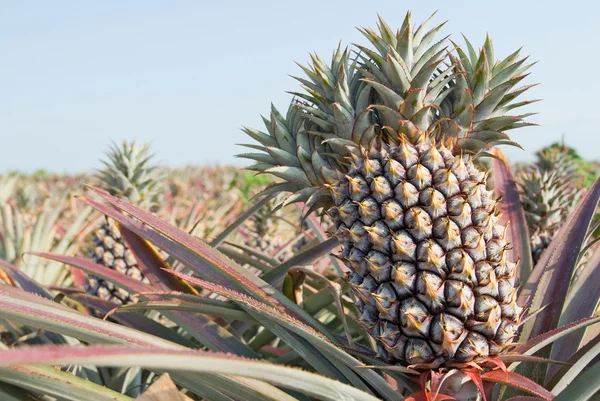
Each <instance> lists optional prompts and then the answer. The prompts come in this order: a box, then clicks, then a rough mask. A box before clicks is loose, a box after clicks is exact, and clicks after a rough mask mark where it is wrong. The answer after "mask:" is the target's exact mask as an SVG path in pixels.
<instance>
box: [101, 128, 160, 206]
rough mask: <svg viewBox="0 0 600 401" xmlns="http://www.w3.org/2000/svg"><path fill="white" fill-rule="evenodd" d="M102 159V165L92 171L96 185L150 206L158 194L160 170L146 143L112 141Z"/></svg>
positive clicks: (141, 204) (135, 202)
mask: <svg viewBox="0 0 600 401" xmlns="http://www.w3.org/2000/svg"><path fill="white" fill-rule="evenodd" d="M106 157H107V160H103V161H102V164H104V168H103V169H102V170H100V171H98V173H97V174H96V178H97V179H98V181H99V182H100V186H101V187H102V188H103V189H105V190H106V191H108V192H109V193H110V194H111V195H115V196H118V197H120V198H125V199H127V200H128V201H129V202H132V203H134V204H137V205H138V206H141V207H147V208H150V207H152V206H154V205H155V204H156V203H157V199H158V197H159V195H160V186H159V183H160V179H161V172H160V170H159V169H158V166H157V165H155V164H153V160H152V158H153V155H152V154H150V145H149V144H140V143H138V142H137V141H135V140H134V141H131V142H127V141H123V142H122V143H121V145H120V146H118V145H117V144H115V143H113V144H112V145H111V146H110V148H109V150H108V151H107V152H106Z"/></svg>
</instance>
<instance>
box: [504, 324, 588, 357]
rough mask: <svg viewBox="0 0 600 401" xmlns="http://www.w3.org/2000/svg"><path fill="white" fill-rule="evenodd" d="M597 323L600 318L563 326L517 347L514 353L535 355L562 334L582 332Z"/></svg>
mask: <svg viewBox="0 0 600 401" xmlns="http://www.w3.org/2000/svg"><path fill="white" fill-rule="evenodd" d="M596 323H600V316H596V317H588V318H585V319H581V320H579V321H577V322H573V323H571V324H567V325H564V326H561V327H559V328H557V329H554V330H550V331H548V332H546V333H544V334H541V335H539V336H537V337H534V338H532V339H530V340H529V341H527V342H526V343H525V344H520V345H517V346H516V347H515V348H514V350H513V352H514V353H516V354H524V353H527V354H533V353H535V352H537V351H538V350H540V349H542V348H544V347H545V346H546V345H548V344H551V343H552V342H553V341H556V338H559V337H560V334H563V333H564V335H567V334H568V333H569V332H572V331H575V330H582V329H583V328H585V327H587V326H589V325H591V324H596Z"/></svg>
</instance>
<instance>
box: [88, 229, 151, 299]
mask: <svg viewBox="0 0 600 401" xmlns="http://www.w3.org/2000/svg"><path fill="white" fill-rule="evenodd" d="M92 238H93V242H94V249H93V251H92V252H91V255H90V257H91V258H92V259H93V260H94V262H96V263H98V264H100V265H102V266H105V267H108V268H110V269H113V270H116V271H118V272H119V273H123V274H126V275H128V276H129V277H131V278H133V279H136V280H140V281H142V282H144V283H148V279H147V278H146V277H144V274H143V273H142V271H141V270H140V268H139V266H138V265H137V261H136V260H135V257H134V256H133V254H132V252H131V250H130V249H129V247H128V246H127V243H125V241H124V240H123V238H122V237H121V233H120V232H119V229H118V227H117V225H116V224H115V223H114V221H113V220H112V219H108V218H107V220H106V221H105V222H104V223H102V225H101V226H100V227H98V228H97V229H96V230H95V231H94V232H93V234H92ZM85 290H86V293H87V294H88V295H94V296H97V297H99V298H101V299H103V300H105V301H111V302H114V303H116V304H119V305H126V304H129V303H132V302H133V299H132V298H131V296H130V295H129V293H128V292H127V291H125V290H123V289H122V288H118V287H115V286H114V285H113V284H112V283H110V282H108V281H106V280H104V279H102V278H100V277H96V276H88V278H87V281H86V288H85Z"/></svg>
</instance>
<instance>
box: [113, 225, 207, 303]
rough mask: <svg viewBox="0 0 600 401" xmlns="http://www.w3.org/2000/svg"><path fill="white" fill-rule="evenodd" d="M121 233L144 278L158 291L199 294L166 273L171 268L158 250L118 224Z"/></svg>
mask: <svg viewBox="0 0 600 401" xmlns="http://www.w3.org/2000/svg"><path fill="white" fill-rule="evenodd" d="M117 225H118V227H119V232H120V233H121V235H122V236H123V238H124V239H125V241H126V242H127V245H129V249H131V252H132V253H133V255H134V256H135V260H136V261H137V263H138V266H139V267H140V270H141V271H142V273H144V276H146V278H147V279H148V281H150V283H151V284H152V285H153V286H154V287H156V288H157V289H160V290H163V291H180V292H184V293H190V294H196V295H197V294H198V292H197V291H196V290H194V289H193V288H192V287H191V286H190V285H188V284H187V283H186V282H184V281H182V280H180V279H178V278H177V277H174V276H173V275H172V274H168V273H166V272H165V271H164V270H163V269H170V268H171V267H170V266H169V265H168V264H167V262H166V261H165V260H163V258H162V257H161V256H160V254H159V253H158V252H157V251H156V249H155V248H154V247H153V246H152V245H150V244H149V243H148V242H147V241H146V240H145V239H143V238H141V237H140V236H139V235H137V234H135V233H134V232H132V231H130V230H129V229H127V228H126V227H123V226H122V225H120V224H118V223H117Z"/></svg>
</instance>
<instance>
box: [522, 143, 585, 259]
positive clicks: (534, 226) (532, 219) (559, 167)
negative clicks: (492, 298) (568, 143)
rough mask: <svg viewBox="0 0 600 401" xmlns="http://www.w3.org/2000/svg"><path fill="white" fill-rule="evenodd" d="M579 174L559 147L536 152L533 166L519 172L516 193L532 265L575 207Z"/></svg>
mask: <svg viewBox="0 0 600 401" xmlns="http://www.w3.org/2000/svg"><path fill="white" fill-rule="evenodd" d="M578 175H579V174H578V173H577V166H576V165H575V162H574V160H573V158H572V157H571V156H570V155H569V154H568V153H567V152H565V151H563V150H562V149H560V148H551V149H545V150H542V151H541V152H538V153H537V161H536V163H535V164H534V165H532V166H529V167H528V168H527V169H525V170H524V171H523V172H522V173H521V176H520V181H519V190H520V191H519V192H520V197H521V203H522V204H523V209H524V210H525V213H526V218H527V224H528V226H529V232H530V238H531V240H530V243H531V254H532V258H533V262H534V263H537V261H538V260H539V259H540V257H541V256H542V253H543V252H544V250H545V249H546V248H547V247H548V245H550V242H551V241H552V239H553V238H554V236H555V235H556V233H557V232H558V230H559V229H560V227H561V225H562V224H563V223H564V222H565V221H566V220H567V217H568V216H569V215H570V214H571V212H572V211H573V210H574V209H575V206H577V202H578V201H579V199H580V197H581V194H582V188H580V187H578V186H577V184H576V182H578V181H579V182H581V180H577V176H578Z"/></svg>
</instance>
